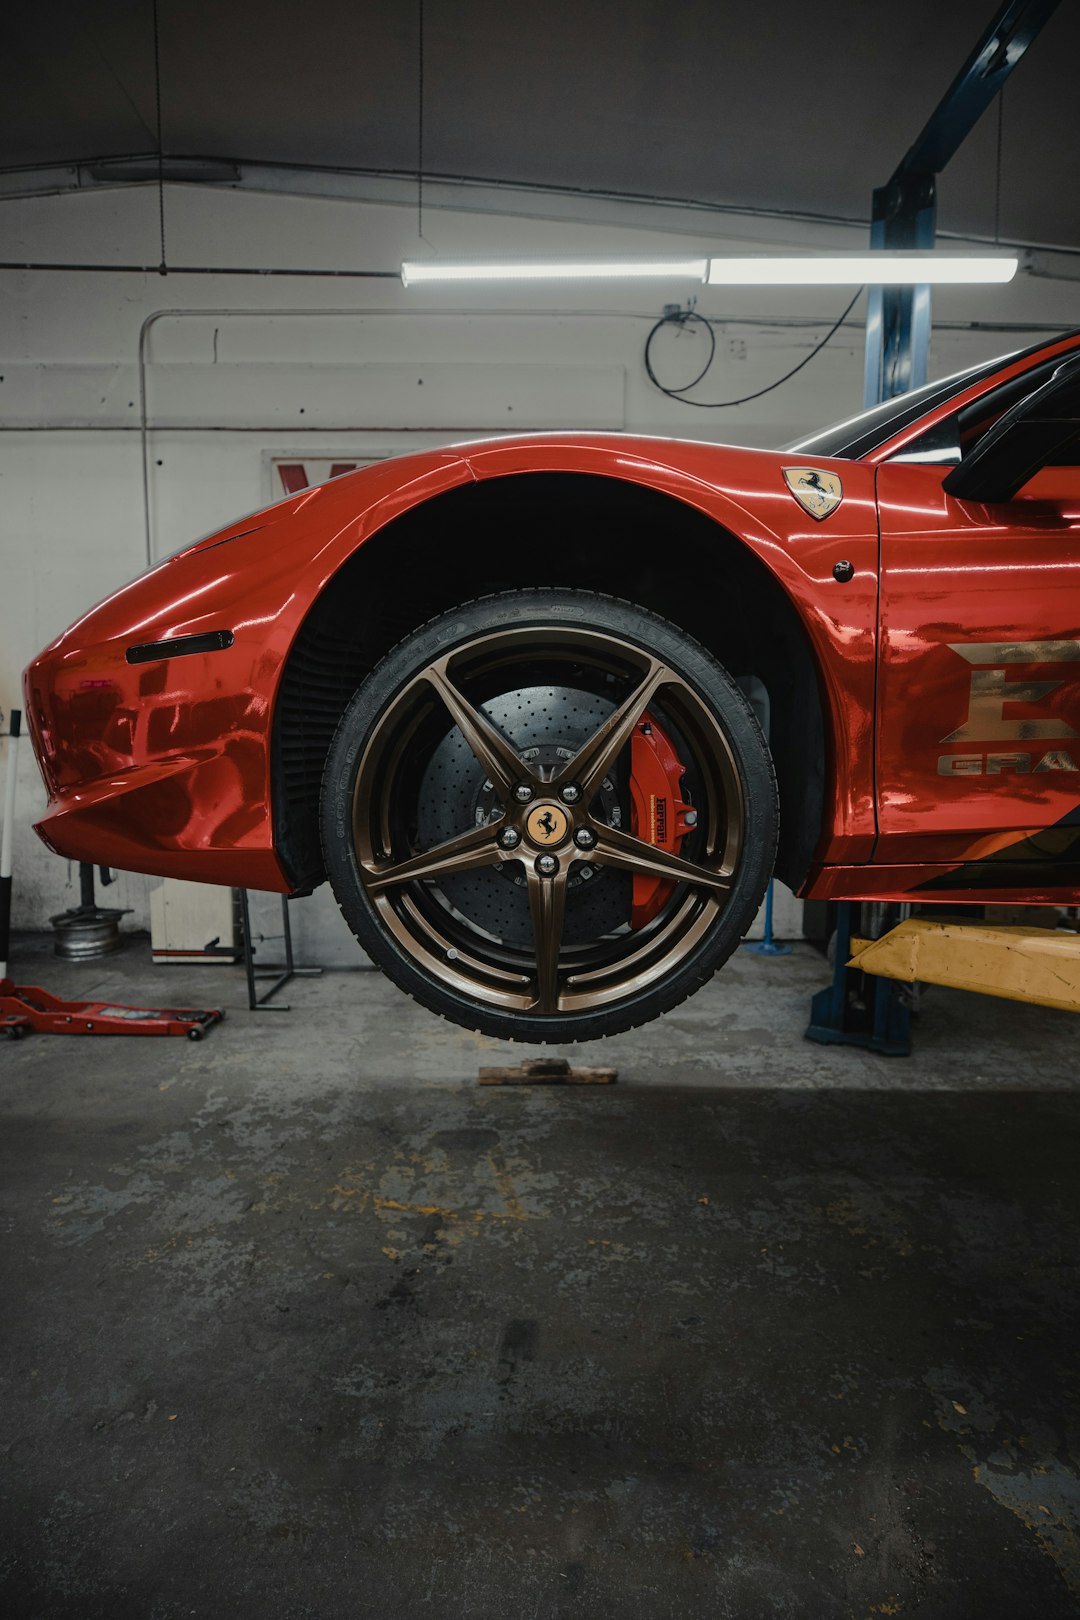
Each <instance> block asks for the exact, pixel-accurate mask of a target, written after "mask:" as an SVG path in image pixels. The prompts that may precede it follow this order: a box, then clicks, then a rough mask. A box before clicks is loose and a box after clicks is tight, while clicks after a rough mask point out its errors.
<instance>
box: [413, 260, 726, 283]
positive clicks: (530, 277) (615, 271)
mask: <svg viewBox="0 0 1080 1620" xmlns="http://www.w3.org/2000/svg"><path fill="white" fill-rule="evenodd" d="M708 267H709V261H708V259H546V260H536V261H534V262H533V263H527V262H519V263H516V264H515V263H514V262H513V260H507V261H501V262H499V263H484V264H468V263H459V264H441V263H440V262H439V261H438V260H437V259H431V260H423V261H420V262H411V263H408V264H403V265H402V267H401V279H402V282H403V283H404V285H405V286H406V287H416V286H419V285H420V283H421V282H425V281H432V282H434V281H621V280H624V279H626V280H633V279H635V278H637V277H646V278H648V277H651V278H653V279H655V280H664V279H667V280H669V281H671V280H677V279H684V278H685V279H688V280H690V281H704V280H705V272H706V270H707V269H708Z"/></svg>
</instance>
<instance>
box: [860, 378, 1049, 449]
mask: <svg viewBox="0 0 1080 1620" xmlns="http://www.w3.org/2000/svg"><path fill="white" fill-rule="evenodd" d="M1060 364H1061V356H1060V355H1055V356H1053V358H1051V359H1050V360H1046V361H1044V362H1043V364H1042V365H1040V366H1033V367H1032V369H1031V370H1030V371H1024V372H1021V374H1020V376H1018V377H1010V378H1009V379H1008V381H1007V382H1003V383H1002V384H1001V385H1000V387H998V388H992V389H991V390H990V392H989V393H988V394H983V395H982V396H981V397H980V398H979V399H977V400H975V401H973V402H972V403H971V404H969V405H962V406H961V407H960V409H959V410H956V411H950V413H949V414H948V416H943V417H942V418H941V420H940V421H938V422H935V423H934V425H933V427H929V428H927V430H926V432H925V433H920V434H919V435H918V436H917V437H916V438H914V439H909V440H908V442H907V444H905V445H904V446H903V448H902V449H900V450H898V451H897V452H896V454H895V455H894V456H890V457H889V460H890V461H908V462H911V461H915V462H931V463H933V462H938V463H940V464H941V465H942V466H951V467H955V466H956V465H957V463H958V462H960V461H961V460H962V459H963V457H964V455H966V454H967V453H968V452H970V451H971V450H972V449H973V448H974V447H975V445H976V444H978V442H979V440H980V439H981V438H982V436H983V434H984V433H985V432H986V431H987V430H988V429H989V428H992V427H993V425H994V423H995V422H996V421H997V420H998V419H999V418H1000V417H1002V416H1004V414H1005V412H1006V411H1007V410H1009V409H1010V408H1011V407H1012V406H1013V405H1015V404H1016V403H1017V402H1018V401H1019V400H1021V399H1024V398H1025V397H1026V396H1027V395H1028V394H1031V393H1033V392H1034V391H1035V389H1036V388H1038V387H1040V386H1041V384H1042V383H1044V382H1047V381H1049V379H1050V378H1051V377H1052V376H1053V374H1054V371H1055V370H1056V368H1057V367H1058V366H1059V365H1060Z"/></svg>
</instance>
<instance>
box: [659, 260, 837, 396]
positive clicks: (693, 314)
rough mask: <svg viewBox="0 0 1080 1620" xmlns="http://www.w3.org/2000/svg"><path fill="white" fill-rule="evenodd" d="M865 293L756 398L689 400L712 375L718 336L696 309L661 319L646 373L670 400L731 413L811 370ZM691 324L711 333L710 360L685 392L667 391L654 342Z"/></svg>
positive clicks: (674, 312)
mask: <svg viewBox="0 0 1080 1620" xmlns="http://www.w3.org/2000/svg"><path fill="white" fill-rule="evenodd" d="M862 292H863V289H862V288H861V287H860V288H858V290H857V291H856V293H855V296H854V298H853V299H852V300H851V302H850V304H848V305H847V307H846V308H845V310H844V312H843V314H842V315H841V316H840V317H839V319H838V320H837V321H835V322H834V324H833V325H832V326H830V328H829V330H828V331H827V332H826V334H825V336H824V337H823V338H822V340H821V342H820V343H818V344H816V345H815V347H814V348H812V349H811V350H810V353H809V354H808V355H806V356H804V358H803V359H802V360H800V361H799V363H798V365H797V366H792V368H791V370H790V371H786V372H785V373H784V375H783V376H782V377H778V378H777V379H776V381H775V382H771V383H769V384H768V385H767V386H766V387H765V388H759V389H757V390H756V392H755V393H753V394H743V395H742V396H741V397H740V398H739V399H687V397H686V396H687V393H688V392H689V390H690V389H691V388H696V387H697V385H698V383H699V382H701V381H702V380H703V378H705V377H706V376H707V375H708V371H709V368H710V366H711V365H712V363H713V361H714V360H715V359H716V332H715V329H714V327H713V323H712V321H710V320H709V319H708V317H707V316H705V315H699V314H698V312H697V310H696V309H678V310H673V311H671V312H665V313H664V314H663V315H661V317H660V319H659V320H658V321H657V322H656V324H655V326H654V327H653V328H652V330H651V331H650V332H649V335H648V337H647V338H646V339H645V371H646V373H647V375H648V378H649V381H650V382H651V383H652V385H653V387H654V388H658V389H659V390H660V392H661V393H662V394H666V395H667V397H668V399H676V400H679V401H680V402H681V403H682V404H683V405H693V406H695V407H696V408H697V409H698V410H702V411H724V410H728V409H729V408H730V407H731V406H732V405H747V404H749V402H750V400H752V399H760V398H761V396H762V394H771V393H772V391H773V389H774V388H780V387H781V386H782V385H783V384H784V383H786V382H788V381H790V379H791V378H792V377H794V376H795V374H796V372H799V371H801V370H802V368H803V367H804V366H808V365H809V364H810V362H811V360H812V359H813V358H814V356H815V355H816V354H820V353H821V351H822V349H823V348H824V347H825V345H826V343H828V341H829V339H830V338H832V337H835V335H836V333H837V332H839V330H840V328H841V327H842V326H843V324H844V322H845V321H846V320H847V318H848V316H849V315H850V314H851V312H852V310H853V309H854V308H855V305H856V304H857V303H858V301H859V298H860V297H861V295H862ZM689 321H698V322H699V323H700V324H701V325H702V326H704V328H705V330H706V331H707V332H708V334H709V357H708V359H707V360H706V361H705V364H704V365H703V366H702V368H701V370H700V371H699V372H698V374H697V376H696V377H694V378H692V380H691V381H690V382H688V383H684V384H683V386H682V387H681V388H667V387H665V386H664V384H663V383H662V382H661V381H660V379H659V377H658V376H657V375H656V372H655V371H654V370H653V365H652V345H653V339H654V338H655V337H656V334H657V332H659V330H660V328H661V327H662V326H685V325H686V324H687V323H688V322H689Z"/></svg>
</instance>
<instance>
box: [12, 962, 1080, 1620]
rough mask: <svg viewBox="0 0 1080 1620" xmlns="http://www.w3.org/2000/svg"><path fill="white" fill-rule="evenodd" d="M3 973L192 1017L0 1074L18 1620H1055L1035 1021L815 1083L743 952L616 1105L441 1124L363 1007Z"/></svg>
mask: <svg viewBox="0 0 1080 1620" xmlns="http://www.w3.org/2000/svg"><path fill="white" fill-rule="evenodd" d="M16 964H17V966H16V972H17V977H19V978H20V979H23V980H28V981H31V982H33V981H39V982H44V983H46V984H48V985H50V986H52V987H53V988H57V989H60V990H62V991H67V992H68V993H83V994H87V993H91V992H93V993H103V994H106V995H108V996H109V997H115V998H117V999H121V1000H126V1001H135V1002H138V1001H143V1000H146V1001H149V1002H151V1003H153V1002H154V1001H167V1000H170V999H174V1000H180V999H190V1000H191V1001H193V1002H194V1003H196V1004H199V1003H204V1004H208V1005H213V1004H216V1003H218V1002H220V1003H222V1004H224V1005H226V1006H227V1007H228V1008H229V1018H228V1021H227V1022H226V1024H225V1025H224V1026H223V1027H221V1028H220V1029H217V1030H215V1031H214V1032H213V1034H212V1035H211V1036H210V1037H209V1038H208V1039H207V1040H206V1041H205V1042H203V1043H202V1044H201V1045H194V1044H191V1043H189V1042H187V1041H180V1040H171V1041H151V1040H138V1039H115V1038H114V1039H83V1040H78V1039H62V1038H48V1037H43V1036H31V1037H29V1038H27V1039H26V1040H25V1041H23V1042H22V1043H21V1044H19V1045H15V1044H11V1043H8V1044H6V1045H5V1044H2V1043H0V1075H2V1082H0V1105H2V1107H3V1110H4V1112H5V1114H6V1119H5V1121H4V1130H3V1142H4V1153H5V1157H6V1161H7V1162H6V1165H5V1167H4V1173H3V1199H4V1206H5V1224H4V1230H5V1234H6V1237H5V1241H4V1244H3V1272H2V1279H0V1283H2V1290H3V1293H2V1299H3V1319H4V1320H3V1338H4V1341H5V1352H4V1367H5V1378H4V1386H3V1394H2V1403H0V1426H2V1444H3V1451H4V1463H3V1474H2V1477H3V1495H4V1507H3V1524H2V1526H0V1531H2V1535H0V1559H2V1566H3V1568H2V1582H0V1601H3V1604H4V1608H3V1612H4V1613H5V1614H6V1615H10V1616H12V1617H13V1620H14V1617H16V1616H18V1617H21V1616H34V1617H40V1620H48V1617H53V1616H65V1617H66V1616H78V1617H79V1620H97V1617H99V1616H100V1617H102V1620H105V1617H108V1620H124V1617H128V1616H131V1617H138V1620H174V1617H175V1620H180V1617H181V1616H191V1615H196V1616H200V1617H201V1616H207V1617H215V1620H216V1617H218V1616H224V1615H229V1616H238V1617H246V1616H252V1617H255V1616H258V1617H259V1620H266V1617H270V1620H294V1617H295V1620H301V1617H303V1620H308V1617H310V1620H337V1617H339V1616H340V1617H343V1620H344V1617H349V1620H354V1617H360V1616H362V1617H367V1616H378V1617H387V1620H394V1617H399V1616H400V1617H406V1620H411V1617H413V1616H416V1617H420V1620H427V1617H431V1620H443V1617H446V1620H456V1617H459V1616H474V1617H485V1620H487V1617H490V1620H518V1617H528V1620H532V1617H536V1620H546V1617H555V1616H582V1617H589V1620H602V1617H613V1620H614V1617H618V1620H636V1617H643V1620H645V1617H647V1620H654V1617H655V1620H659V1617H665V1616H678V1617H682V1616H695V1617H696V1616H708V1617H710V1620H711V1617H714V1616H732V1617H737V1620H744V1617H745V1620H758V1617H766V1616H798V1617H803V1616H807V1617H812V1620H829V1617H832V1616H837V1617H841V1616H842V1617H858V1620H863V1617H866V1620H870V1617H876V1616H882V1615H903V1616H905V1617H907V1616H914V1615H917V1616H921V1617H926V1620H930V1617H943V1616H947V1617H950V1620H953V1617H957V1620H959V1617H963V1620H967V1617H979V1620H996V1617H998V1616H1001V1617H1008V1620H1022V1617H1027V1616H1032V1617H1035V1616H1037V1617H1039V1620H1053V1617H1055V1616H1064V1615H1073V1614H1076V1613H1077V1611H1078V1608H1080V1485H1078V1475H1077V1469H1078V1463H1080V1391H1078V1380H1080V1356H1078V1351H1077V1343H1078V1339H1077V1328H1078V1309H1077V1305H1078V1282H1080V1277H1078V1271H1080V1259H1078V1256H1080V1181H1078V1177H1077V1173H1076V1171H1077V1163H1078V1156H1080V1075H1078V1073H1077V1061H1076V1053H1077V1034H1078V1030H1080V1026H1078V1024H1077V1023H1076V1022H1075V1020H1073V1019H1070V1018H1069V1017H1068V1016H1067V1015H1065V1014H1061V1013H1052V1012H1045V1011H1040V1010H1037V1009H1035V1008H1029V1007H1015V1006H1009V1005H1007V1004H1005V1003H994V1002H988V1001H983V1000H979V999H976V998H973V997H972V998H965V997H964V996H962V995H959V994H950V993H946V992H936V993H933V994H932V996H931V998H930V999H929V1000H928V1002H927V1004H926V1007H925V1010H924V1012H923V1014H922V1016H921V1018H920V1020H919V1023H918V1025H917V1030H916V1051H915V1055H914V1056H913V1057H912V1058H911V1059H910V1060H907V1061H904V1060H891V1061H890V1060H887V1059H881V1058H875V1057H871V1056H867V1055H865V1054H860V1053H856V1052H847V1051H838V1050H831V1051H825V1050H822V1049H820V1048H817V1047H813V1046H811V1045H809V1044H807V1043H806V1042H804V1041H803V1039H802V1028H803V1025H804V1024H805V1021H806V1013H807V1002H808V997H809V995H810V992H811V990H812V989H814V988H816V987H817V986H818V985H819V984H821V983H822V982H823V977H824V974H823V965H822V963H821V960H820V958H818V957H816V956H815V955H814V954H813V953H812V952H811V951H810V950H809V949H807V948H801V949H798V950H797V951H796V953H795V954H794V955H793V956H791V957H788V958H786V959H782V960H776V961H766V960H762V959H761V958H755V957H750V956H745V955H742V954H740V955H739V957H738V958H737V959H736V960H735V961H734V962H733V963H732V964H731V966H730V967H729V968H728V969H727V970H725V972H724V973H723V974H722V975H721V977H720V978H718V979H717V980H716V981H715V982H714V983H713V985H712V986H711V987H710V988H709V989H707V990H706V991H705V992H704V993H702V994H701V995H699V996H698V997H697V998H696V999H695V1000H694V1001H692V1002H690V1003H688V1004H687V1005H686V1006H684V1007H683V1008H681V1009H679V1010H678V1011H677V1012H675V1013H674V1014H672V1015H670V1016H669V1017H668V1018H666V1019H665V1020H663V1021H661V1022H660V1023H657V1024H654V1025H652V1026H651V1027H650V1028H647V1029H645V1030H643V1031H640V1032H638V1033H636V1034H633V1035H630V1036H625V1037H622V1038H620V1039H619V1040H617V1041H612V1042H609V1043H607V1044H606V1045H605V1046H604V1047H603V1048H602V1049H601V1050H602V1052H603V1055H604V1057H605V1058H614V1059H616V1060H617V1062H618V1063H619V1066H620V1069H621V1071H622V1079H621V1083H620V1084H619V1085H618V1086H617V1087H616V1088H614V1089H613V1090H608V1089H581V1090H571V1089H534V1090H492V1089H483V1090H481V1089H478V1088H477V1086H476V1084H475V1071H476V1068H477V1065H478V1064H479V1063H480V1062H482V1061H485V1060H490V1059H491V1058H492V1057H493V1056H494V1055H496V1054H499V1055H502V1054H504V1053H505V1054H507V1055H509V1054H510V1051H511V1049H508V1048H500V1047H498V1046H497V1045H496V1044H495V1043H492V1042H488V1041H485V1040H482V1039H480V1038H477V1037H474V1036H471V1035H468V1034H465V1033H463V1032H462V1031H459V1030H455V1029H453V1028H451V1027H450V1026H448V1025H446V1024H443V1023H441V1022H440V1021H438V1020H436V1019H434V1018H431V1017H429V1016H428V1015H427V1014H425V1013H423V1012H421V1011H420V1010H419V1009H418V1008H416V1007H415V1006H413V1005H412V1003H410V1002H408V1001H406V1000H405V999H404V998H403V997H401V996H400V995H399V994H398V992H397V991H395V990H394V989H393V988H392V987H391V986H390V985H388V984H387V983H386V982H385V981H384V980H382V979H381V978H380V977H379V976H378V975H375V974H364V975H357V974H353V975H346V974H334V975H331V976H327V977H326V978H324V979H322V980H318V981H304V982H301V983H297V984H295V985H294V986H292V987H291V989H290V991H289V992H288V996H289V999H290V1000H291V1003H292V1008H293V1010H292V1011H291V1012H290V1013H261V1014H257V1015H253V1014H249V1013H248V1012H247V1011H246V1010H240V1009H241V1008H242V1007H243V1003H244V995H243V984H242V979H241V976H240V974H239V973H238V972H237V971H235V970H232V969H198V970H195V969H192V970H186V971H181V970H160V969H154V968H152V967H151V966H150V964H149V960H148V950H147V947H146V944H145V942H137V943H135V944H133V945H131V946H130V947H129V948H128V950H127V951H126V952H125V953H124V954H123V955H122V956H121V957H118V958H115V959H113V960H112V961H107V962H104V963H99V964H93V965H89V966H86V967H83V968H76V967H72V966H69V965H66V964H61V963H58V962H56V961H54V960H53V959H52V958H51V957H50V956H48V955H47V942H44V941H36V942H35V941H24V942H22V944H21V945H20V946H19V948H18V951H17V956H16ZM578 1050H579V1051H580V1052H581V1053H582V1054H583V1055H585V1054H586V1052H588V1053H589V1055H591V1056H593V1057H594V1058H595V1057H596V1056H597V1055H598V1049H596V1048H592V1049H585V1048H579V1049H578ZM520 1055H521V1054H520V1053H514V1060H516V1058H517V1057H520Z"/></svg>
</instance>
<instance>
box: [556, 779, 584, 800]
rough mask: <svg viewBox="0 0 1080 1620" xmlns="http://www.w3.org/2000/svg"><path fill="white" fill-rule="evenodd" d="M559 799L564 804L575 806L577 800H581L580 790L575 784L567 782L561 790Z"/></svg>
mask: <svg viewBox="0 0 1080 1620" xmlns="http://www.w3.org/2000/svg"><path fill="white" fill-rule="evenodd" d="M560 797H561V799H562V801H563V803H564V804H577V802H578V800H579V799H580V798H581V789H580V788H579V787H578V785H577V783H576V782H567V784H566V786H565V787H564V788H563V790H562V793H561V794H560Z"/></svg>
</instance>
